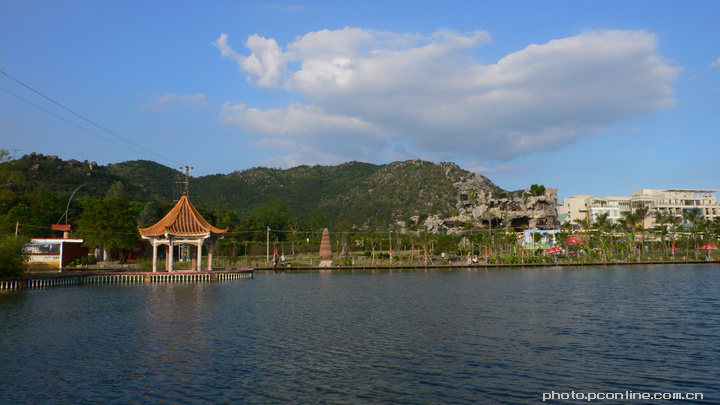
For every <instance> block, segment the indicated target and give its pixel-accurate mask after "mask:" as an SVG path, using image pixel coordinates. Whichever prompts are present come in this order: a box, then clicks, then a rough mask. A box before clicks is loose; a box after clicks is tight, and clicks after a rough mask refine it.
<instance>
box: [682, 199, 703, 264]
mask: <svg viewBox="0 0 720 405" xmlns="http://www.w3.org/2000/svg"><path fill="white" fill-rule="evenodd" d="M682 216H683V219H684V220H685V221H686V222H689V223H690V224H692V239H693V249H694V250H695V260H697V259H698V246H697V232H698V226H700V224H701V223H702V222H703V221H704V218H703V215H702V212H701V211H700V209H698V208H694V209H691V210H686V211H683V213H682Z"/></svg>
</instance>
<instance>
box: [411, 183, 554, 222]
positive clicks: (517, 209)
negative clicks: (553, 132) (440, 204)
mask: <svg viewBox="0 0 720 405" xmlns="http://www.w3.org/2000/svg"><path fill="white" fill-rule="evenodd" d="M455 187H457V189H458V191H459V194H458V201H457V212H458V214H457V215H455V216H452V217H449V218H442V217H440V216H438V215H432V216H429V217H428V218H427V219H426V220H425V222H424V223H423V226H424V228H425V229H427V231H428V232H431V233H441V232H447V233H451V234H452V233H455V234H457V233H461V232H463V230H468V229H477V228H486V227H487V226H488V224H491V225H492V226H493V227H495V226H502V227H505V228H507V229H515V230H522V229H554V228H557V227H559V224H558V223H557V189H556V188H547V189H545V193H544V194H543V195H535V196H533V195H531V193H530V191H529V190H527V189H526V190H524V192H523V193H521V195H520V194H518V193H516V194H515V195H513V196H510V195H508V194H506V195H505V196H504V197H501V198H495V197H493V196H492V194H491V193H490V192H487V191H484V190H482V189H480V188H478V187H477V186H476V185H473V184H469V183H467V184H455Z"/></svg>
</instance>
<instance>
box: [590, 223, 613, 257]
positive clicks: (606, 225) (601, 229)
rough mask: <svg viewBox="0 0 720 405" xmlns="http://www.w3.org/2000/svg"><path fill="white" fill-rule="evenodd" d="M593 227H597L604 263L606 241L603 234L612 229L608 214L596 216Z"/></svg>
mask: <svg viewBox="0 0 720 405" xmlns="http://www.w3.org/2000/svg"><path fill="white" fill-rule="evenodd" d="M594 225H595V226H596V227H597V232H598V239H599V240H600V247H601V252H602V256H603V261H605V260H606V257H607V255H606V252H605V250H606V249H607V246H606V242H607V240H606V238H605V236H604V233H606V232H607V231H608V230H609V229H610V228H611V227H612V223H611V222H610V213H608V212H603V213H602V214H598V215H597V216H596V217H595V222H594Z"/></svg>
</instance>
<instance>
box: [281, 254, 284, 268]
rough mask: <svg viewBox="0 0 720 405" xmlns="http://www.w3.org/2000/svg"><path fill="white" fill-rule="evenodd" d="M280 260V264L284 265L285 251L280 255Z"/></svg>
mask: <svg viewBox="0 0 720 405" xmlns="http://www.w3.org/2000/svg"><path fill="white" fill-rule="evenodd" d="M280 261H281V262H282V266H283V267H285V253H283V254H282V255H281V256H280Z"/></svg>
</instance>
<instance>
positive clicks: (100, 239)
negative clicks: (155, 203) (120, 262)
mask: <svg viewBox="0 0 720 405" xmlns="http://www.w3.org/2000/svg"><path fill="white" fill-rule="evenodd" d="M136 217H137V212H136V210H135V209H133V206H132V204H130V203H129V202H127V201H125V200H122V199H119V198H108V199H92V200H88V201H87V202H86V204H85V209H84V211H83V214H82V217H81V218H80V220H79V221H78V223H77V227H78V229H77V235H78V236H80V237H82V238H83V239H85V242H84V243H83V245H84V246H97V245H103V247H104V248H105V249H106V250H108V251H109V252H110V257H111V258H121V257H120V253H121V250H122V249H132V248H133V247H135V244H136V243H137V241H139V240H140V234H139V233H138V229H137V222H136Z"/></svg>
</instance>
